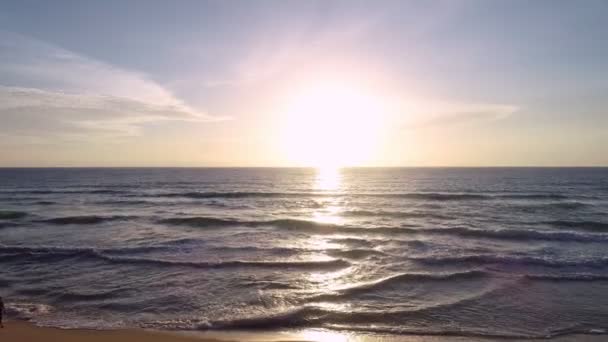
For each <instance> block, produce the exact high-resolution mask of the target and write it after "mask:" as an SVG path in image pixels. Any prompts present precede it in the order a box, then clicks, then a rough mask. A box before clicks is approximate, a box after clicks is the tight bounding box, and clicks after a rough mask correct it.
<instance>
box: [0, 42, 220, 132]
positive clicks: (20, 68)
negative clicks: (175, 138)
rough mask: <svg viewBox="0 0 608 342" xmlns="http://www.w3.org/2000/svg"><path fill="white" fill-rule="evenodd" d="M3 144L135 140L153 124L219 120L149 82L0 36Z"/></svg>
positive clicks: (50, 47)
mask: <svg viewBox="0 0 608 342" xmlns="http://www.w3.org/2000/svg"><path fill="white" fill-rule="evenodd" d="M0 80H1V81H0V83H1V84H0V120H2V125H0V139H3V140H4V139H6V138H7V137H10V136H13V137H25V136H32V137H36V138H37V139H36V140H44V137H47V138H51V139H56V138H61V137H63V138H66V137H67V138H69V137H71V138H75V137H78V138H82V139H90V138H93V137H95V136H103V137H108V136H131V135H137V134H140V133H141V125H142V124H145V123H150V122H158V121H167V120H178V121H197V122H204V121H217V120H222V119H225V118H220V117H213V116H210V115H208V114H206V113H204V112H201V111H199V110H196V109H194V108H191V107H190V106H188V105H187V104H185V103H184V102H183V101H181V100H180V99H178V98H176V97H175V96H173V95H172V94H171V92H169V91H168V90H166V89H165V88H163V87H162V86H160V85H159V84H157V83H156V82H154V81H152V80H150V79H148V78H147V77H145V76H144V75H142V74H140V73H137V72H134V71H130V70H125V69H121V68H117V67H115V66H112V65H109V64H106V63H103V62H100V61H97V60H94V59H91V58H88V57H85V56H81V55H78V54H75V53H73V52H71V51H68V50H65V49H62V48H59V47H56V46H53V45H50V44H47V43H44V42H40V41H37V40H34V39H31V38H27V37H24V36H21V35H17V34H12V33H7V32H1V31H0Z"/></svg>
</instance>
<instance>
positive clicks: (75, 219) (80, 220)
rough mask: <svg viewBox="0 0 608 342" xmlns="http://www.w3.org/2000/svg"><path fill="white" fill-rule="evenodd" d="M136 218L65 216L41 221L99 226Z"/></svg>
mask: <svg viewBox="0 0 608 342" xmlns="http://www.w3.org/2000/svg"><path fill="white" fill-rule="evenodd" d="M134 218H136V216H120V215H115V216H98V215H86V216H64V217H55V218H51V219H46V220H41V221H40V222H44V223H49V224H57V225H64V224H98V223H103V222H108V221H122V220H131V219H134Z"/></svg>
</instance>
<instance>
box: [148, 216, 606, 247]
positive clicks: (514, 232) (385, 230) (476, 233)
mask: <svg viewBox="0 0 608 342" xmlns="http://www.w3.org/2000/svg"><path fill="white" fill-rule="evenodd" d="M158 222H159V223H163V224H174V225H187V226H192V227H199V228H213V227H230V226H245V227H263V226H268V227H275V228H277V229H282V230H298V231H307V232H311V233H318V234H323V233H330V234H331V233H364V234H389V235H391V234H433V235H454V236H461V237H474V238H491V239H502V240H518V241H519V240H521V241H525V240H548V241H574V242H603V241H608V235H604V234H587V233H579V232H563V231H546V230H543V231H541V230H529V229H485V230H484V229H474V228H468V227H451V228H412V227H406V226H402V227H377V228H360V227H352V226H343V225H336V224H331V223H323V222H316V221H309V220H299V219H276V220H262V221H241V220H234V219H218V218H213V217H204V216H194V217H183V218H171V219H162V220H159V221H158ZM350 242H351V243H360V242H357V241H354V240H350Z"/></svg>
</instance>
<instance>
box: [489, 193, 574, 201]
mask: <svg viewBox="0 0 608 342" xmlns="http://www.w3.org/2000/svg"><path fill="white" fill-rule="evenodd" d="M496 197H498V198H505V199H523V200H563V199H568V196H566V195H562V194H506V195H497V196H496Z"/></svg>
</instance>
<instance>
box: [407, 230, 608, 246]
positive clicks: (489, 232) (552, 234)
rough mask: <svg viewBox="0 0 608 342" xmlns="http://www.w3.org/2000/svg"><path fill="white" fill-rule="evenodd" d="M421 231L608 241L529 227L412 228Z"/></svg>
mask: <svg viewBox="0 0 608 342" xmlns="http://www.w3.org/2000/svg"><path fill="white" fill-rule="evenodd" d="M410 231H414V232H420V233H424V232H426V233H430V234H447V235H457V236H463V237H476V238H492V239H503V240H517V241H527V240H548V241H573V242H604V241H608V235H603V234H602V235H599V234H584V233H576V232H552V231H539V230H527V229H487V230H482V229H472V228H466V227H453V228H428V229H424V228H422V229H417V230H410Z"/></svg>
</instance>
